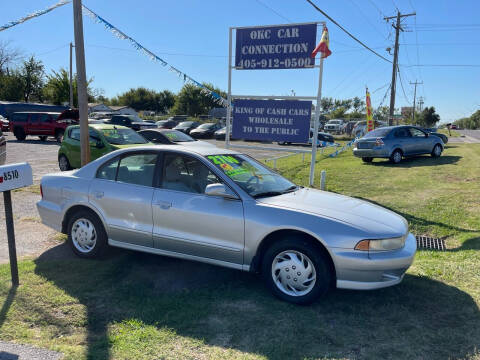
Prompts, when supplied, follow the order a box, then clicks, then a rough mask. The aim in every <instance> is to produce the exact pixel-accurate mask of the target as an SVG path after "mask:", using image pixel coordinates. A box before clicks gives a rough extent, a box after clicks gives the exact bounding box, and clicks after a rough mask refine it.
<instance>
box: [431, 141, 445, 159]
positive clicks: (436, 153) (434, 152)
mask: <svg viewBox="0 0 480 360" xmlns="http://www.w3.org/2000/svg"><path fill="white" fill-rule="evenodd" d="M431 155H432V157H440V155H442V147H441V146H440V145H438V144H437V145H435V146H434V147H433V150H432V154H431Z"/></svg>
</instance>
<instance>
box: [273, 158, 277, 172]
mask: <svg viewBox="0 0 480 360" xmlns="http://www.w3.org/2000/svg"><path fill="white" fill-rule="evenodd" d="M273 170H277V159H273Z"/></svg>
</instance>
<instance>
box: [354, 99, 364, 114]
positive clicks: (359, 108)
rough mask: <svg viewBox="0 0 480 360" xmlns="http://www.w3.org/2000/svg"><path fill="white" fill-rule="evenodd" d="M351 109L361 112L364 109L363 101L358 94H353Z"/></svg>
mask: <svg viewBox="0 0 480 360" xmlns="http://www.w3.org/2000/svg"><path fill="white" fill-rule="evenodd" d="M352 106H353V111H355V112H362V111H363V110H365V101H363V100H362V99H360V98H359V97H358V96H355V97H354V98H353V100H352Z"/></svg>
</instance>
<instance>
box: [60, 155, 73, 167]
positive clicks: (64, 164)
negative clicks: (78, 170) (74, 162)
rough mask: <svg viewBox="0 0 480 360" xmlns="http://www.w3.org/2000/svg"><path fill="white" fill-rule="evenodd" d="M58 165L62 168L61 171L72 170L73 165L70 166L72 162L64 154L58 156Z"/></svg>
mask: <svg viewBox="0 0 480 360" xmlns="http://www.w3.org/2000/svg"><path fill="white" fill-rule="evenodd" d="M58 167H59V168H60V171H68V170H72V167H71V166H70V162H69V161H68V159H67V157H66V156H65V155H63V154H62V155H60V156H59V157H58Z"/></svg>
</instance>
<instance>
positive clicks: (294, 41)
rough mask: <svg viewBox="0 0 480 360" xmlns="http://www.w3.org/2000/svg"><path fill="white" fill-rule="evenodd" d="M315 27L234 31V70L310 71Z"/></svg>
mask: <svg viewBox="0 0 480 360" xmlns="http://www.w3.org/2000/svg"><path fill="white" fill-rule="evenodd" d="M316 38H317V24H316V23H312V24H297V25H277V26H268V27H267V26H265V27H258V28H254V27H249V28H237V30H236V49H235V68H236V69H237V70H267V69H299V68H312V67H313V66H314V64H315V59H312V58H311V57H310V54H311V53H312V51H313V49H314V48H315V46H316Z"/></svg>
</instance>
